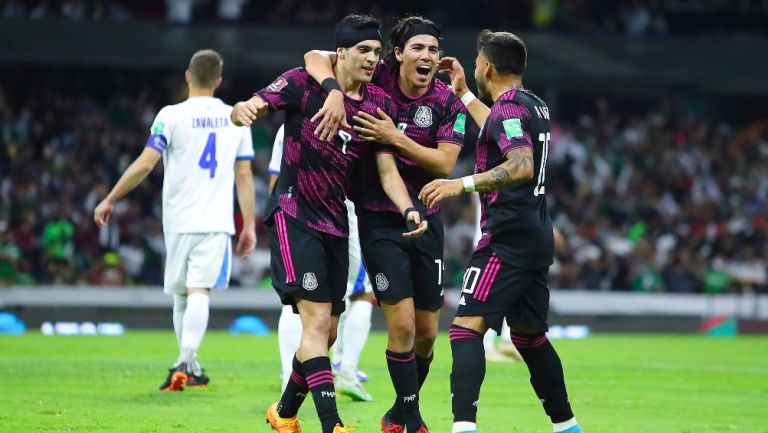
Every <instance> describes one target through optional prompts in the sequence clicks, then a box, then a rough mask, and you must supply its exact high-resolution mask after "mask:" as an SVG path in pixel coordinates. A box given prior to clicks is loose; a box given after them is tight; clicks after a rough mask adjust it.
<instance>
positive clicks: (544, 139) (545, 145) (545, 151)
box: [533, 132, 549, 197]
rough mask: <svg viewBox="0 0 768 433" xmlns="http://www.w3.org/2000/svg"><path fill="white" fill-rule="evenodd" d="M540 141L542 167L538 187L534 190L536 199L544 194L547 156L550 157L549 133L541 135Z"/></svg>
mask: <svg viewBox="0 0 768 433" xmlns="http://www.w3.org/2000/svg"><path fill="white" fill-rule="evenodd" d="M539 141H541V167H539V179H538V181H537V182H536V186H535V187H534V188H533V195H534V196H536V197H538V196H540V195H542V194H544V179H545V177H546V169H547V156H549V132H547V133H543V132H542V133H540V134H539Z"/></svg>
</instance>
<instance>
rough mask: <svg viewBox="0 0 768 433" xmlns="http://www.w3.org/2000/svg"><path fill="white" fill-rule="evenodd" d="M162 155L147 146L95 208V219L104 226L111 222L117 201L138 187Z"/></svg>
mask: <svg viewBox="0 0 768 433" xmlns="http://www.w3.org/2000/svg"><path fill="white" fill-rule="evenodd" d="M161 157H162V154H161V153H160V152H158V151H157V150H155V149H154V148H150V147H145V148H144V150H143V151H142V152H141V154H140V155H139V157H138V158H136V159H135V160H134V161H133V162H132V163H131V165H129V166H128V168H126V169H125V172H124V173H123V175H122V176H120V180H118V181H117V183H116V184H115V186H114V187H113V188H112V191H110V192H109V194H107V196H106V197H105V198H104V200H102V201H101V203H99V205H98V206H96V209H94V210H93V221H94V222H96V224H98V225H102V226H103V225H106V224H107V223H109V216H110V215H111V214H112V209H113V208H114V206H115V203H117V202H118V200H120V199H121V198H123V197H125V195H126V194H128V193H129V192H131V191H132V190H133V189H134V188H136V186H138V185H139V184H140V183H141V182H142V181H143V180H144V179H145V178H146V177H147V175H148V174H149V173H150V172H151V171H152V169H153V168H155V165H157V162H158V161H160V158H161Z"/></svg>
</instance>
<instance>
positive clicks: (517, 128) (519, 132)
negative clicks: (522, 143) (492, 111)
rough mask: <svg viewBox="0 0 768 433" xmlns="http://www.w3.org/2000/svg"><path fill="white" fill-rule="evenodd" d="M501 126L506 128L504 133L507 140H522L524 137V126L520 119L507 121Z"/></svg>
mask: <svg viewBox="0 0 768 433" xmlns="http://www.w3.org/2000/svg"><path fill="white" fill-rule="evenodd" d="M501 124H502V125H503V126H504V132H505V133H506V134H507V138H520V137H522V136H523V124H522V123H521V122H520V119H507V120H505V121H503V122H501Z"/></svg>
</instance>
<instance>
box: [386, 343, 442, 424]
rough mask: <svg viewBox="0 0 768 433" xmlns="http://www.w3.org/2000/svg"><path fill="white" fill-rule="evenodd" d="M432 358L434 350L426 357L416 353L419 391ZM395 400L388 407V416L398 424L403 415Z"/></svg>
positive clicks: (425, 378)
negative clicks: (390, 406) (389, 407)
mask: <svg viewBox="0 0 768 433" xmlns="http://www.w3.org/2000/svg"><path fill="white" fill-rule="evenodd" d="M433 359H435V352H434V351H433V352H432V354H430V355H429V357H428V358H426V359H425V358H422V357H420V356H419V355H416V372H417V375H418V377H419V391H421V387H422V386H423V385H424V381H425V380H427V375H428V374H429V366H430V364H432V360H433ZM397 402H398V399H395V403H394V404H393V405H392V408H391V409H389V418H390V419H391V420H392V421H395V422H397V423H398V424H402V423H403V416H402V415H401V414H400V411H399V410H398V409H399V408H398V407H397Z"/></svg>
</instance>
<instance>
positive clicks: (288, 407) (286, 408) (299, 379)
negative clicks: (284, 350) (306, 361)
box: [277, 355, 309, 418]
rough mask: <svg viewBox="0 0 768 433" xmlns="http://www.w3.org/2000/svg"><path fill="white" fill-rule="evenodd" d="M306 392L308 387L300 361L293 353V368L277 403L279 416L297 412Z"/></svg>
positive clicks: (285, 416)
mask: <svg viewBox="0 0 768 433" xmlns="http://www.w3.org/2000/svg"><path fill="white" fill-rule="evenodd" d="M307 394H309V387H308V386H307V380H306V379H305V378H304V370H303V369H302V367H301V362H299V359H298V358H296V356H295V355H294V357H293V370H292V371H291V374H290V378H289V379H288V383H287V384H286V385H285V389H284V390H283V396H282V397H280V402H279V403H278V404H277V414H278V415H280V418H293V417H295V416H296V414H297V413H299V408H300V407H301V404H302V403H304V399H305V398H307Z"/></svg>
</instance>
